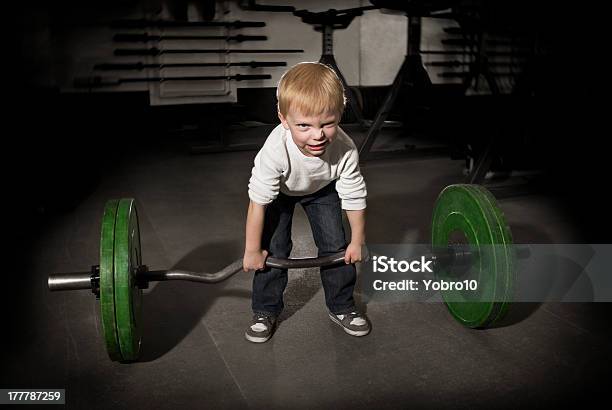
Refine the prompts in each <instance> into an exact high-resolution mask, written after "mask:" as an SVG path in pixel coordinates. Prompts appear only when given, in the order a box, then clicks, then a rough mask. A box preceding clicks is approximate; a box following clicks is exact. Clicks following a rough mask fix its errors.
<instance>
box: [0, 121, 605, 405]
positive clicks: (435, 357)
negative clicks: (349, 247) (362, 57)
mask: <svg viewBox="0 0 612 410" xmlns="http://www.w3.org/2000/svg"><path fill="white" fill-rule="evenodd" d="M347 130H348V131H349V132H350V134H351V135H352V136H353V137H354V138H355V139H356V140H357V139H359V138H361V137H363V132H361V131H359V130H357V129H350V128H349V127H347ZM260 131H261V130H260ZM260 131H253V130H249V131H248V132H245V133H244V135H245V136H248V135H253V134H256V135H259V137H260V139H259V140H254V142H259V143H260V142H261V141H262V140H261V136H262V134H263V137H265V135H266V133H265V132H263V133H262V132H260ZM264 131H265V129H264ZM247 134H248V135H247ZM392 134H393V130H390V131H386V134H385V135H392ZM240 135H241V131H239V130H238V131H235V136H240ZM245 138H246V137H245ZM389 138H390V139H388V140H384V139H383V140H382V141H381V144H382V145H381V146H383V147H384V144H385V143H386V142H387V143H389V145H388V146H387V148H388V147H392V146H393V144H397V143H400V144H403V143H405V142H406V141H404V140H399V142H398V141H396V140H393V139H392V138H391V137H389ZM385 141H386V142H385ZM379 148H380V146H379ZM255 153H256V152H255V151H242V152H227V153H217V154H210V155H189V154H188V153H187V152H186V150H185V149H184V147H183V146H181V145H180V144H170V143H166V144H165V145H160V146H154V147H150V148H149V149H146V150H142V151H141V152H139V154H138V155H135V156H130V157H129V158H123V159H121V160H119V161H117V162H116V163H114V166H112V167H107V168H106V169H105V171H104V173H103V175H102V177H101V178H100V180H99V182H98V184H97V185H96V186H95V188H93V189H92V190H91V192H90V193H88V195H86V196H85V197H84V198H83V199H82V200H80V201H79V202H78V203H77V204H76V205H75V207H74V208H73V209H71V210H70V211H67V212H64V213H62V214H60V215H58V216H56V217H55V218H52V219H50V220H49V221H47V222H46V223H45V224H44V225H43V226H42V227H40V228H39V229H38V231H37V235H36V238H35V239H34V240H32V241H31V243H28V244H27V247H28V248H27V249H26V250H25V251H24V252H26V255H27V261H25V262H24V264H25V266H26V268H23V269H24V270H25V271H21V272H15V273H14V274H15V275H19V277H20V278H21V279H19V280H20V282H19V283H20V284H21V286H20V287H19V289H15V290H14V294H13V295H12V296H13V300H14V301H13V302H12V305H11V311H10V312H6V313H5V314H6V315H10V316H11V317H12V318H13V319H12V320H9V324H10V325H11V327H10V328H8V329H7V328H5V329H4V332H3V333H4V336H3V339H4V342H5V344H6V345H7V347H6V348H5V349H3V352H4V354H5V356H6V357H5V358H4V359H3V362H2V368H3V370H2V377H3V380H2V386H6V387H12V388H64V389H66V397H67V399H66V400H67V401H66V402H67V407H68V408H90V409H98V408H99V409H108V408H114V409H122V408H125V409H128V408H129V409H134V408H151V409H153V408H155V409H162V408H164V409H165V408H167V409H177V408H189V409H191V408H214V409H217V408H222V409H225V408H227V409H230V408H232V409H233V408H247V407H248V408H352V409H362V408H363V409H369V408H390V409H391V408H435V409H443V408H449V409H450V408H453V409H456V408H470V409H475V408H483V409H490V408H524V407H553V406H564V405H567V404H568V403H573V402H575V403H576V404H584V403H588V402H590V401H591V400H592V399H594V398H598V397H603V395H604V394H605V393H606V391H605V390H606V388H608V387H609V380H610V375H611V370H610V369H611V368H612V366H611V365H612V354H611V353H610V348H609V347H610V342H611V341H612V332H611V331H610V325H609V320H608V317H609V313H610V312H611V311H612V309H611V308H610V306H609V304H594V303H591V304H589V303H584V304H574V303H572V304H570V303H546V304H537V303H534V304H517V305H514V306H513V308H512V310H511V312H510V315H509V317H508V318H507V319H506V320H505V321H504V323H502V324H501V325H499V326H497V327H495V328H492V329H487V330H471V329H467V328H464V327H462V326H461V325H460V324H459V323H457V322H456V321H455V320H454V319H453V318H452V317H451V316H450V315H449V313H448V311H447V309H446V307H445V306H444V305H443V304H439V303H401V304H400V303H369V304H367V305H364V306H363V307H364V308H365V309H366V310H367V314H368V316H369V318H370V320H371V322H372V326H373V330H372V332H371V334H370V335H368V336H367V337H363V338H355V337H351V336H349V335H347V334H345V333H344V332H342V330H341V329H340V328H339V327H338V326H337V325H335V324H333V323H332V322H331V321H330V320H329V319H328V317H327V313H326V308H325V304H324V297H323V291H322V288H321V285H320V280H319V276H318V271H317V269H302V270H296V271H292V272H290V281H289V284H288V286H287V290H286V292H285V304H286V309H285V311H284V313H283V315H282V316H281V322H280V325H279V327H278V330H277V331H276V333H275V335H274V337H273V338H272V339H271V340H270V341H269V342H267V343H264V344H252V343H249V342H247V341H246V340H245V338H244V331H245V329H246V327H247V325H248V324H249V321H250V319H251V311H250V292H251V288H250V287H251V276H252V275H251V274H247V273H239V274H237V275H235V276H233V277H232V278H231V279H229V280H227V281H225V282H222V283H220V284H215V285H206V284H194V283H188V282H166V283H158V284H153V285H152V286H151V287H150V288H149V289H148V290H145V296H144V306H143V311H144V319H143V323H142V324H141V327H142V333H143V343H142V358H141V360H140V361H139V362H137V363H132V364H120V363H115V362H112V361H110V360H109V359H108V356H107V353H106V351H105V347H104V343H103V336H102V330H101V327H100V322H99V307H98V303H97V302H96V300H95V298H94V296H93V295H92V294H91V293H90V292H88V291H73V292H55V293H51V292H49V291H48V289H47V284H46V279H47V275H49V274H51V273H53V272H70V271H84V270H88V269H89V267H90V266H91V265H92V264H96V263H97V261H98V245H99V244H98V242H99V229H100V226H99V225H100V219H101V213H102V209H103V207H104V204H105V202H106V201H107V200H108V199H110V198H119V197H135V198H137V201H138V210H139V217H140V229H141V238H142V250H143V260H144V263H145V264H146V265H148V266H149V268H151V269H165V268H171V267H174V268H181V269H187V270H199V271H214V270H218V269H220V268H221V267H223V266H225V265H226V264H228V263H230V262H232V261H234V260H235V259H237V258H240V257H241V256H242V253H241V252H242V249H243V234H244V233H243V232H244V222H245V216H246V209H247V203H248V196H247V190H246V185H247V181H248V178H249V175H250V169H251V166H252V160H253V157H254V155H255ZM464 166H465V163H464V162H463V161H457V160H451V159H449V158H448V157H447V156H440V157H427V158H418V157H412V158H402V157H399V158H396V159H392V160H373V161H370V162H367V163H365V164H364V165H363V167H362V172H363V174H364V176H365V178H366V182H367V184H368V193H369V196H368V211H367V218H368V219H367V221H368V222H367V238H368V242H369V243H428V242H429V231H430V226H429V223H430V218H431V210H432V206H433V203H434V201H435V199H436V197H437V195H438V193H439V192H440V190H441V189H442V188H443V187H444V186H446V185H448V184H452V183H457V182H460V181H462V179H463V178H464V175H463V168H464ZM500 205H501V207H502V209H503V211H504V212H505V215H506V217H507V219H508V222H509V224H510V226H511V228H512V232H513V235H514V240H515V242H516V243H577V242H581V241H583V240H584V238H583V234H582V232H581V231H579V230H578V228H579V225H577V224H575V223H574V222H573V220H572V219H570V218H568V216H567V215H566V214H565V213H564V212H563V211H562V210H561V208H560V204H559V202H558V199H556V198H554V197H550V196H547V195H542V194H532V195H528V196H516V197H509V198H506V199H501V200H500ZM293 238H294V252H293V254H292V256H294V257H304V256H309V255H314V254H316V249H315V246H314V243H313V240H312V237H311V233H310V229H309V226H308V223H307V221H306V218H305V215H304V213H303V211H302V210H301V209H298V210H297V211H296V216H295V219H294V225H293ZM11 274H12V273H11ZM357 298H358V300H360V301H361V300H362V297H361V290H359V289H358V292H357ZM17 301H18V302H17Z"/></svg>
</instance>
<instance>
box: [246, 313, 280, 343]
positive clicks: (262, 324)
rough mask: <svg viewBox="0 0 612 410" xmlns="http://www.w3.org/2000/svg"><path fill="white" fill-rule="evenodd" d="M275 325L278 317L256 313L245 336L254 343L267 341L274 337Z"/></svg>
mask: <svg viewBox="0 0 612 410" xmlns="http://www.w3.org/2000/svg"><path fill="white" fill-rule="evenodd" d="M275 327H276V317H274V316H267V315H260V314H255V315H253V321H252V322H251V324H250V325H249V327H247V330H246V332H245V333H244V337H246V340H248V341H249V342H253V343H263V342H267V341H268V340H269V339H270V338H271V337H272V333H274V328H275Z"/></svg>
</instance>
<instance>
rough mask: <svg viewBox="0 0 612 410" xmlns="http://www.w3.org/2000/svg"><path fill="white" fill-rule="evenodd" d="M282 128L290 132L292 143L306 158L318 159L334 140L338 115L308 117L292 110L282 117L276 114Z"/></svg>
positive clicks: (338, 119)
mask: <svg viewBox="0 0 612 410" xmlns="http://www.w3.org/2000/svg"><path fill="white" fill-rule="evenodd" d="M278 118H279V119H280V121H281V123H282V124H283V127H284V128H285V129H286V130H290V131H291V136H292V137H293V142H295V145H297V146H298V148H299V149H300V151H302V153H303V154H304V155H306V156H308V157H320V156H321V155H323V153H325V150H326V149H327V147H328V146H329V144H331V143H332V141H333V140H334V138H336V133H337V132H338V122H339V121H340V114H339V113H324V114H320V115H315V116H312V117H308V116H305V115H302V114H301V113H299V112H296V111H294V110H289V112H287V115H286V116H284V115H283V114H281V113H280V112H279V113H278Z"/></svg>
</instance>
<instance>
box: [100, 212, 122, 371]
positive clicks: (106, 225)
mask: <svg viewBox="0 0 612 410" xmlns="http://www.w3.org/2000/svg"><path fill="white" fill-rule="evenodd" d="M118 204H119V201H117V200H111V201H108V202H107V203H106V206H105V207H104V216H103V217H102V229H101V233H100V317H101V321H102V331H103V333H104V342H105V343H106V351H107V352H108V356H109V357H110V358H111V360H114V361H120V360H122V359H123V358H122V357H121V350H120V348H119V340H118V339H117V325H116V321H115V278H114V273H115V270H114V268H113V267H114V258H115V217H116V215H117V205H118Z"/></svg>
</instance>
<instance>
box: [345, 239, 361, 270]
mask: <svg viewBox="0 0 612 410" xmlns="http://www.w3.org/2000/svg"><path fill="white" fill-rule="evenodd" d="M355 262H361V245H358V244H356V243H353V242H351V243H349V246H348V247H347V248H346V251H345V253H344V263H346V264H347V265H348V264H349V263H355Z"/></svg>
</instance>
